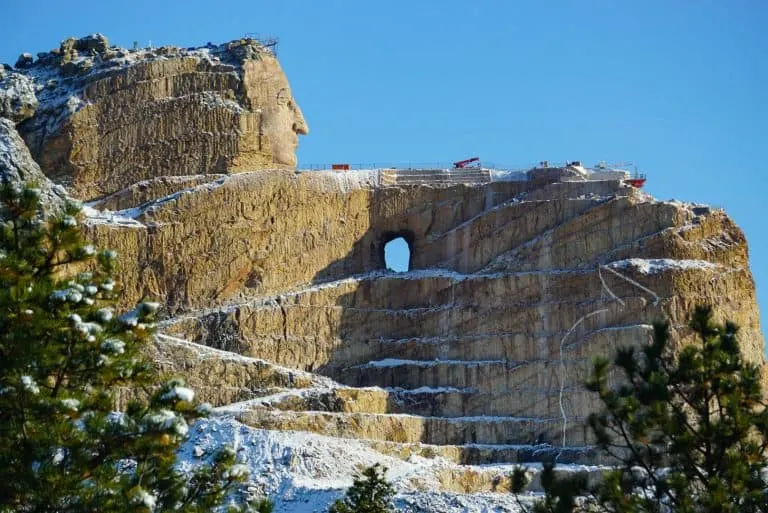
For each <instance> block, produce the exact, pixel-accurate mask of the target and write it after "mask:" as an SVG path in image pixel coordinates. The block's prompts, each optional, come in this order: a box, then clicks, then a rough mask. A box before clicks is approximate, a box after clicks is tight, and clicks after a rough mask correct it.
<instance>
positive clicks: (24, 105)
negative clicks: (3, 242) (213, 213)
mask: <svg viewBox="0 0 768 513" xmlns="http://www.w3.org/2000/svg"><path fill="white" fill-rule="evenodd" d="M18 66H19V67H20V69H18V70H16V72H14V78H16V77H18V76H21V77H23V78H24V79H31V80H32V81H33V83H34V90H35V94H36V98H35V97H34V96H32V97H31V98H30V97H29V94H26V96H24V97H23V98H22V99H23V100H24V101H23V102H22V101H19V100H18V99H16V97H14V100H15V103H14V104H13V105H11V104H10V101H8V102H6V103H9V107H8V108H7V109H6V110H9V111H10V109H11V106H13V107H14V110H13V113H14V115H15V116H16V120H17V121H18V120H20V119H26V121H24V122H23V123H21V124H20V125H19V131H20V132H21V133H22V135H23V137H24V139H25V140H26V142H27V144H28V146H29V148H30V149H31V151H32V154H33V156H34V157H35V159H36V160H37V161H38V162H39V163H40V165H41V167H42V169H43V171H44V172H45V173H46V175H48V176H49V177H50V178H52V179H53V180H54V181H56V182H58V183H61V184H63V185H65V186H67V187H68V189H69V191H70V193H71V194H72V195H73V196H75V197H77V198H79V199H84V200H92V199H95V198H100V197H103V196H106V195H109V194H112V193H115V192H118V191H120V190H122V189H123V188H125V187H128V186H130V185H132V184H135V183H137V182H140V181H142V180H148V179H154V178H157V177H169V176H186V175H199V174H209V173H229V172H234V171H246V170H247V171H253V170H258V169H265V168H291V169H292V168H294V167H295V166H296V155H295V151H296V146H297V144H298V135H299V134H306V133H307V131H308V127H307V123H306V121H305V120H304V118H303V116H302V114H301V110H300V109H299V107H298V105H297V103H296V101H295V100H294V98H293V96H292V94H291V89H290V86H289V84H288V81H287V79H286V77H285V75H284V73H283V71H282V69H281V68H280V64H279V63H278V61H277V59H276V58H275V57H274V55H273V54H272V53H271V51H270V50H269V49H267V48H265V47H263V46H261V45H260V44H259V43H258V42H257V41H255V40H252V39H244V40H237V41H232V42H230V43H226V44H223V45H211V44H209V45H208V46H206V47H202V48H187V49H184V48H176V47H161V48H157V49H137V50H126V49H122V48H117V47H113V46H109V44H108V42H107V40H106V38H104V37H103V36H98V35H95V36H89V37H88V38H82V39H78V40H76V39H68V40H65V41H64V42H62V44H61V46H60V47H59V48H57V49H56V50H54V51H52V52H49V53H46V54H41V55H40V56H39V58H38V59H37V60H35V61H30V60H29V59H26V60H24V59H21V60H20V62H19V64H18ZM15 81H16V83H22V82H21V80H18V79H16V80H15ZM28 81H29V80H27V82H28ZM27 82H24V83H23V85H26V84H27ZM17 89H19V87H17ZM27 89H28V88H27ZM25 92H26V93H28V92H27V91H25ZM16 96H19V95H18V94H17V95H16ZM35 101H36V102H39V105H37V104H35ZM35 107H36V108H35Z"/></svg>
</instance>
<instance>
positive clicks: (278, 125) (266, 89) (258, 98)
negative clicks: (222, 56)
mask: <svg viewBox="0 0 768 513" xmlns="http://www.w3.org/2000/svg"><path fill="white" fill-rule="evenodd" d="M243 67H244V69H245V75H244V79H245V83H246V84H245V85H246V96H247V97H248V100H249V101H250V107H251V110H252V111H254V112H260V130H261V133H262V135H263V136H265V137H266V138H267V140H268V141H269V149H270V152H271V153H272V162H273V164H274V165H275V167H288V168H295V167H296V147H297V146H298V144H299V137H298V136H299V134H302V135H305V134H307V133H308V132H309V127H308V126H307V122H306V121H305V120H304V116H303V115H302V113H301V109H300V108H299V106H298V105H297V104H296V100H294V98H293V95H292V94H291V87H290V85H289V84H288V79H287V78H286V77H285V73H283V70H282V69H281V68H280V64H279V63H278V62H277V59H275V58H274V57H272V56H270V55H262V56H261V58H260V59H258V60H248V61H246V62H245V63H244V64H243Z"/></svg>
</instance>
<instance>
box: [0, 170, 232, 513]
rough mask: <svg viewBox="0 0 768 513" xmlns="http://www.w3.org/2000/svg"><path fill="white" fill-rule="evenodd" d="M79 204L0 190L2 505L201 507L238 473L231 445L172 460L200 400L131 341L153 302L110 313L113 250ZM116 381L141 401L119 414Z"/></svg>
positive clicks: (138, 338)
mask: <svg viewBox="0 0 768 513" xmlns="http://www.w3.org/2000/svg"><path fill="white" fill-rule="evenodd" d="M79 210H80V207H79V205H77V204H75V203H73V202H69V203H67V205H66V207H65V209H64V211H63V212H61V213H59V214H57V215H52V216H50V217H47V218H46V217H44V216H43V213H42V210H41V205H40V191H39V190H38V189H36V188H34V187H26V188H22V187H20V186H18V185H17V184H9V183H4V184H3V185H2V188H0V219H2V220H3V221H2V224H0V511H3V512H6V511H8V512H10V511H15V512H63V513H67V512H101V513H103V512H123V511H135V512H150V511H171V510H172V511H185V512H203V511H206V512H208V511H211V510H212V509H213V508H215V507H217V506H219V505H220V504H221V503H222V502H223V500H224V498H225V496H226V495H227V493H228V492H229V491H230V490H231V488H232V486H233V485H235V484H236V483H239V482H242V481H243V480H244V479H245V478H246V477H247V469H246V468H245V467H244V466H242V465H237V464H235V455H234V453H233V452H232V451H231V449H229V450H223V451H221V452H220V453H219V454H217V455H216V456H215V457H214V458H213V461H211V462H210V464H206V465H201V466H200V467H199V468H197V469H193V470H188V471H184V472H182V471H181V470H179V469H178V468H177V461H176V450H177V448H178V447H179V445H180V443H181V442H182V441H183V440H184V438H185V437H186V435H187V430H188V426H189V423H190V422H191V421H193V420H194V419H196V418H198V417H200V416H201V415H204V413H205V405H199V404H197V403H196V402H195V400H194V393H193V391H192V390H190V389H189V388H186V387H185V386H184V383H183V382H181V381H180V380H171V381H168V382H166V383H164V384H162V385H161V386H159V387H157V386H156V385H157V383H158V381H159V378H158V376H157V375H156V373H155V371H154V370H153V367H152V365H151V364H150V362H148V361H147V360H146V359H145V358H144V357H142V355H141V352H140V350H141V348H142V346H143V345H144V344H146V343H147V342H148V340H149V338H150V336H151V333H152V331H153V328H152V322H153V320H154V317H155V314H156V312H157V310H158V307H159V305H158V304H156V303H150V302H145V303H141V304H139V305H137V306H136V308H134V309H132V310H130V311H128V312H125V313H123V314H122V315H118V314H117V313H116V304H117V299H118V297H119V290H118V288H117V284H116V282H115V281H114V279H113V277H112V273H113V272H114V270H115V256H116V255H115V253H114V252H112V251H97V250H96V249H95V248H93V247H92V246H90V245H88V244H85V243H84V240H83V236H82V233H81V230H80V228H79V223H80V221H81V214H80V213H79ZM118 387H130V388H133V389H135V390H143V391H144V392H145V394H146V396H147V397H149V399H148V400H138V399H137V400H132V401H130V402H129V403H128V404H127V406H126V408H125V409H124V411H115V404H116V402H115V394H114V391H115V390H116V389H117V388H118Z"/></svg>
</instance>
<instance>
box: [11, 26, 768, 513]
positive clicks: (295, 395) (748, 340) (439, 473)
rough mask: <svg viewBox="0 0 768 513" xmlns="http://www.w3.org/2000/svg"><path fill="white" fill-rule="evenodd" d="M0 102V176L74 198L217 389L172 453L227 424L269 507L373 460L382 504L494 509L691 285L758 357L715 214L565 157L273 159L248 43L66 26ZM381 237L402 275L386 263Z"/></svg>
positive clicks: (274, 102) (290, 132) (266, 99)
mask: <svg viewBox="0 0 768 513" xmlns="http://www.w3.org/2000/svg"><path fill="white" fill-rule="evenodd" d="M0 117H2V118H3V119H0V172H2V175H3V177H4V178H5V179H11V180H34V181H36V182H38V183H40V184H42V186H43V189H44V191H45V194H46V200H47V201H48V203H49V204H50V205H51V206H52V207H54V208H55V206H56V205H58V204H59V202H60V201H61V200H62V198H64V197H66V196H70V197H73V198H77V199H80V200H82V201H83V202H85V205H86V207H85V212H86V218H85V220H84V221H85V226H86V230H87V234H88V237H89V238H91V239H92V240H93V241H94V243H96V244H98V245H99V246H101V247H109V248H113V249H115V250H117V252H118V254H119V260H120V279H121V282H122V285H123V287H124V290H125V297H124V302H125V305H126V306H127V305H130V304H132V303H134V302H135V301H137V300H139V299H140V298H145V297H150V298H155V299H157V300H160V301H161V302H162V303H163V304H164V305H165V310H164V311H165V316H166V317H165V320H164V321H163V323H162V325H161V329H160V334H159V335H158V336H157V338H156V341H155V345H154V347H152V348H151V353H152V356H153V358H154V359H155V361H156V362H157V364H158V366H160V367H161V368H163V369H165V370H168V371H170V372H173V373H175V374H181V375H183V376H184V377H185V378H186V380H187V381H188V382H189V383H190V384H191V385H193V386H194V388H195V389H196V390H197V393H198V395H199V396H200V397H201V398H202V399H203V400H206V401H209V402H211V403H213V404H214V406H216V407H218V408H217V410H216V411H217V415H218V416H219V417H218V418H216V419H214V420H211V421H209V422H207V423H203V424H201V426H200V428H199V430H198V432H197V433H196V434H195V438H194V439H193V440H192V441H191V442H190V448H194V450H192V449H190V452H189V455H188V456H189V458H190V460H194V459H195V458H199V457H203V456H201V455H203V454H205V452H206V450H207V449H209V448H211V447H212V445H215V444H216V443H220V442H221V440H222V436H224V434H226V436H224V438H226V437H230V438H232V437H234V439H235V440H236V443H240V442H237V441H239V440H243V439H245V438H247V439H248V440H251V445H248V448H247V449H246V448H245V444H244V445H243V447H242V450H241V458H242V459H243V460H244V461H246V462H250V463H251V465H252V466H253V468H254V469H255V471H256V472H255V474H256V477H255V480H254V486H258V487H261V488H263V489H265V490H266V491H268V492H271V493H273V494H275V497H276V498H277V501H278V509H279V510H281V511H313V510H319V509H322V508H323V507H324V504H326V503H327V502H328V501H330V500H331V499H332V498H333V497H334V496H336V495H338V493H339V491H340V489H341V487H342V486H345V485H348V483H349V481H350V475H351V472H352V471H353V470H354V468H355V466H359V465H363V464H366V463H372V462H374V461H383V462H384V463H385V464H386V465H388V466H389V467H390V469H392V474H391V478H392V479H393V480H394V481H395V484H396V485H397V489H398V491H399V495H398V497H399V501H400V504H401V506H403V507H404V508H405V509H408V510H412V511H432V510H436V509H439V510H444V511H465V510H468V511H475V510H477V511H480V510H483V509H482V508H484V507H486V506H487V507H491V506H493V507H496V508H499V509H498V510H499V511H507V510H509V511H512V510H514V508H513V506H512V503H511V502H510V501H509V499H508V497H507V496H505V495H503V493H497V492H504V491H505V490H506V488H507V486H508V482H507V476H508V474H509V472H510V468H511V465H512V464H515V463H521V462H522V463H526V462H527V463H530V464H531V465H532V468H533V469H535V468H536V466H535V463H536V462H539V461H541V460H542V459H544V458H552V457H557V458H558V461H560V462H563V463H574V464H582V465H587V466H584V467H576V466H572V468H574V469H576V468H579V469H581V470H584V469H587V471H589V470H590V469H591V468H592V467H589V466H588V465H594V464H597V463H600V462H599V461H598V458H597V456H596V455H595V454H594V453H593V451H592V449H591V447H590V443H591V440H590V439H589V437H588V436H587V435H586V433H585V431H584V429H583V427H582V421H583V419H584V418H585V417H586V416H587V415H588V414H589V413H590V412H591V411H593V410H594V408H595V407H596V404H597V403H596V399H595V397H594V396H593V395H591V394H590V393H588V392H587V391H585V390H584V388H583V386H582V382H583V381H584V379H585V377H586V376H587V374H588V372H589V369H590V367H591V359H592V358H593V357H594V356H596V355H606V356H609V355H610V354H611V353H612V351H613V350H614V349H615V348H616V347H618V346H621V345H627V344H644V343H646V342H647V341H648V340H649V336H650V332H651V326H650V324H651V323H652V322H653V321H654V320H657V319H662V318H667V319H669V320H670V321H671V323H672V325H673V328H674V330H673V331H674V340H675V343H676V344H677V347H680V345H682V344H685V343H688V342H689V340H690V333H689V331H688V329H687V328H686V321H687V319H686V315H687V313H688V312H690V311H691V309H692V308H693V306H694V305H696V304H698V303H704V302H708V303H712V304H714V305H715V309H716V313H717V316H718V317H720V318H721V319H724V318H728V319H732V320H734V321H736V322H737V323H739V324H740V325H741V327H742V331H741V340H742V346H743V351H744V353H745V356H746V357H747V358H748V359H750V360H751V361H754V362H757V363H761V364H762V363H763V361H764V356H763V355H764V341H763V338H762V335H761V331H760V325H759V314H758V309H757V305H756V299H755V288H754V283H753V279H752V275H751V273H750V270H749V265H748V255H747V244H746V240H745V238H744V235H743V233H742V232H741V230H739V228H738V227H737V226H736V225H735V224H734V223H733V222H732V221H731V219H730V218H729V217H728V216H727V215H726V214H725V213H724V212H723V211H722V210H718V209H713V208H710V207H707V206H704V205H694V204H685V203H680V202H663V201H657V200H655V199H654V198H652V197H650V196H649V195H647V194H645V193H643V192H642V191H641V190H639V189H636V188H635V187H632V186H631V185H630V184H628V183H627V181H626V176H625V175H624V174H622V173H616V172H613V173H611V172H596V171H589V170H585V169H584V168H582V167H581V166H579V165H567V166H566V165H564V166H559V167H537V168H533V169H531V170H530V171H528V172H517V173H515V172H500V171H496V170H486V169H479V170H463V171H459V170H453V171H439V170H434V171H417V170H411V171H407V170H368V171H325V172H323V171H312V172H309V171H307V172H304V171H298V170H295V166H296V157H295V153H294V151H295V148H296V144H297V141H298V135H301V134H306V133H307V131H308V126H307V123H306V121H305V120H304V118H303V116H302V114H301V110H300V109H299V107H298V105H297V104H296V101H295V100H294V98H293V97H292V95H291V90H290V87H289V84H288V81H287V79H286V77H285V75H284V74H283V72H282V71H281V69H280V66H279V63H278V61H277V59H276V57H275V55H274V54H273V53H272V52H271V51H270V49H269V48H266V47H264V46H262V44H260V43H259V41H256V40H253V39H242V40H236V41H232V42H230V43H226V44H223V45H212V44H210V43H209V44H208V45H207V46H205V47H201V48H186V49H185V48H176V47H161V48H156V49H132V50H126V49H121V48H117V47H114V46H110V45H109V42H108V41H107V39H106V38H105V37H104V36H101V35H98V34H97V35H93V36H88V37H86V38H82V39H74V38H72V39H68V40H65V41H63V42H62V44H61V46H60V47H59V48H57V49H55V50H53V51H51V52H48V53H41V54H38V56H37V58H33V57H32V56H31V55H29V54H25V55H22V57H21V58H20V59H19V61H18V62H17V63H16V67H15V68H10V67H8V66H6V67H4V68H2V69H0ZM396 237H403V238H405V239H406V241H407V242H408V245H409V248H410V251H411V256H410V270H409V271H408V272H404V273H394V272H392V271H388V270H387V269H386V266H385V262H384V246H385V244H386V243H387V242H389V241H391V240H392V239H394V238H396ZM126 393H130V391H126ZM245 426H250V428H247V427H245ZM283 431H284V432H285V433H281V432H283ZM217 433H218V434H217ZM243 437H245V438H243ZM336 439H344V440H345V441H344V442H343V443H339V442H338V441H336ZM230 442H231V440H230ZM329 448H332V449H333V451H337V454H336V453H335V454H326V453H325V452H323V451H328V450H330V449H329ZM345 451H346V452H345ZM382 458H383V459H382ZM564 468H565V469H566V470H567V469H568V468H569V467H568V465H566V466H565V467H564ZM265 475H266V477H264V476H265ZM494 492H496V493H494ZM302 508H305V509H302ZM313 508H314V509H313ZM473 508H475V509H473Z"/></svg>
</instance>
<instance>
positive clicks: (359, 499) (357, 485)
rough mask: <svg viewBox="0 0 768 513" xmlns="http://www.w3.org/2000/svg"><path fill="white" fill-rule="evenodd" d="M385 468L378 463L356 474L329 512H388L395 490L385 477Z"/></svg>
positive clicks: (391, 506)
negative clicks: (342, 495)
mask: <svg viewBox="0 0 768 513" xmlns="http://www.w3.org/2000/svg"><path fill="white" fill-rule="evenodd" d="M386 472H387V469H386V468H382V467H381V466H380V465H379V464H378V463H376V464H375V465H373V466H371V467H368V468H366V469H365V470H364V471H363V473H362V474H361V475H359V476H357V477H356V478H355V480H354V482H353V484H352V487H351V488H350V489H349V490H347V494H346V496H345V497H344V499H339V500H337V501H336V502H335V503H333V505H332V506H331V508H330V509H329V510H328V511H329V513H390V512H392V511H394V506H393V505H392V499H393V497H394V496H395V491H394V490H393V488H392V485H391V484H390V483H389V482H388V481H387V480H386V479H385V477H384V475H385V474H386Z"/></svg>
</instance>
